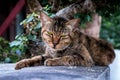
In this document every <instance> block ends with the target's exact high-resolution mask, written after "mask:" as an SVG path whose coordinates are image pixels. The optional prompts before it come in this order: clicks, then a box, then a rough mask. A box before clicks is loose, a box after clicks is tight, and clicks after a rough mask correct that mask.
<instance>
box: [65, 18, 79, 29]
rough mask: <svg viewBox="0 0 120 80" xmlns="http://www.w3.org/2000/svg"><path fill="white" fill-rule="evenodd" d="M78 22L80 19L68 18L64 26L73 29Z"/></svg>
mask: <svg viewBox="0 0 120 80" xmlns="http://www.w3.org/2000/svg"><path fill="white" fill-rule="evenodd" d="M79 23H80V19H78V18H77V19H72V20H69V21H68V22H67V23H66V26H67V27H68V28H69V29H70V30H73V29H75V28H77V27H78V26H79Z"/></svg>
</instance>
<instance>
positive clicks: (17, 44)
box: [10, 41, 21, 47]
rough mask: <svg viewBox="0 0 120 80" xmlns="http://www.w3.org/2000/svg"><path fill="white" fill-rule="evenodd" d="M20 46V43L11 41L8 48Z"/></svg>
mask: <svg viewBox="0 0 120 80" xmlns="http://www.w3.org/2000/svg"><path fill="white" fill-rule="evenodd" d="M20 44H21V41H12V42H11V43H10V47H13V46H19V45H20Z"/></svg>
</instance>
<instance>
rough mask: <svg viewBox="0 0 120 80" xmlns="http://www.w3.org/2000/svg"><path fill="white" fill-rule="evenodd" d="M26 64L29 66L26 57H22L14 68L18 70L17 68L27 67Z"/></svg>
mask: <svg viewBox="0 0 120 80" xmlns="http://www.w3.org/2000/svg"><path fill="white" fill-rule="evenodd" d="M28 66H29V61H28V59H23V60H21V61H19V62H17V63H16V66H15V69H16V70H18V69H21V68H24V67H28Z"/></svg>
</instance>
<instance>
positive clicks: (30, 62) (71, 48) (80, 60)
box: [15, 12, 115, 69]
mask: <svg viewBox="0 0 120 80" xmlns="http://www.w3.org/2000/svg"><path fill="white" fill-rule="evenodd" d="M40 21H41V23H42V30H41V36H42V39H43V42H44V43H45V46H46V50H45V54H44V55H40V56H35V57H32V58H30V59H23V60H21V61H19V62H17V64H16V67H15V69H21V68H23V67H28V66H38V65H46V66H93V65H99V66H106V65H109V64H110V63H112V62H113V60H114V58H115V53H114V49H113V47H112V45H111V44H110V43H108V42H106V41H104V40H101V39H97V38H93V37H90V36H87V35H85V34H83V33H82V32H81V31H80V30H79V28H78V27H79V24H78V23H79V21H80V20H79V19H72V20H69V21H67V20H66V19H64V18H61V17H57V16H56V17H53V18H50V17H49V16H47V15H46V14H45V13H44V12H41V13H40Z"/></svg>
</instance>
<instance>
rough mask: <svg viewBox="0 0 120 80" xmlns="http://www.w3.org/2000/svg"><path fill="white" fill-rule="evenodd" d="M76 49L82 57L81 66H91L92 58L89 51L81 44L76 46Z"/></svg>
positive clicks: (92, 63)
mask: <svg viewBox="0 0 120 80" xmlns="http://www.w3.org/2000/svg"><path fill="white" fill-rule="evenodd" d="M77 51H78V52H79V54H80V56H81V57H82V58H83V59H82V62H83V64H82V65H83V66H93V65H94V61H93V59H92V56H91V54H90V52H89V51H88V50H87V48H86V47H85V46H84V45H83V44H81V45H79V46H78V49H77Z"/></svg>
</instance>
